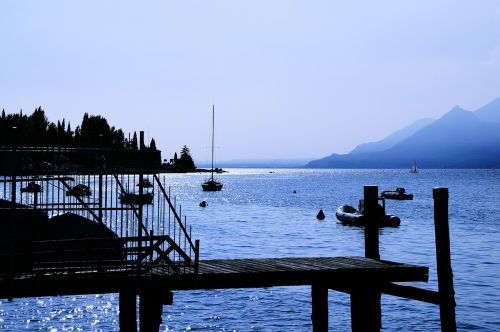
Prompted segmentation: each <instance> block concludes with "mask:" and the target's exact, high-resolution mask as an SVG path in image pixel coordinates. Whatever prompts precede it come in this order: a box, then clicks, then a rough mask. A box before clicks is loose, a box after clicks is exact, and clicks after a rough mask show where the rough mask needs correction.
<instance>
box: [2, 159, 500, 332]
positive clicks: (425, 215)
mask: <svg viewBox="0 0 500 332" xmlns="http://www.w3.org/2000/svg"><path fill="white" fill-rule="evenodd" d="M204 178H205V175H200V174H192V175H191V174H190V175H185V174H172V175H168V176H167V179H169V182H170V186H171V190H172V193H173V194H175V195H176V196H177V203H178V204H179V203H180V204H182V211H183V214H186V215H187V216H188V221H189V222H190V224H191V225H192V226H193V233H194V236H195V238H199V239H200V240H201V258H202V259H208V258H251V257H286V256H295V257H306V256H347V255H359V256H362V255H364V248H363V244H364V242H363V241H364V240H363V232H362V230H361V229H358V228H350V227H345V226H342V225H340V224H338V223H337V221H336V219H335V210H336V209H337V207H338V206H339V205H342V204H354V205H355V204H357V200H358V199H359V198H361V196H362V194H363V185H367V184H375V185H378V186H379V188H380V190H383V189H387V188H394V187H396V186H398V187H401V186H402V187H405V188H406V190H407V191H409V192H411V193H413V194H414V196H415V198H414V200H413V201H389V202H388V203H387V210H388V213H391V214H395V215H397V216H399V217H400V218H401V220H402V223H401V226H400V227H399V228H387V229H382V230H381V231H380V248H381V257H382V258H383V259H388V260H394V261H401V262H407V263H413V264H422V265H425V266H429V267H430V280H429V282H428V283H422V284H419V286H421V287H425V288H428V289H436V287H437V286H436V268H435V247H434V226H433V199H432V188H433V187H436V186H443V187H448V188H449V190H450V232H451V242H452V266H453V271H454V277H455V279H454V282H455V292H456V301H457V322H458V327H459V329H460V330H462V331H471V330H477V331H498V330H500V318H499V317H500V316H499V315H498V313H499V312H500V278H499V275H500V265H499V264H500V262H499V260H500V244H499V243H500V235H499V227H500V192H499V188H500V171H496V170H422V171H421V172H420V173H418V174H410V173H409V172H408V171H407V170H286V169H272V170H271V169H258V170H256V169H250V170H247V169H231V170H230V171H229V172H228V173H225V174H222V175H220V176H219V179H220V180H221V181H222V182H223V183H224V190H223V191H222V192H215V193H206V192H202V191H201V187H200V184H201V182H202V181H203V180H204ZM294 190H296V191H297V193H296V194H294V193H293V191H294ZM202 200H206V201H207V202H208V207H206V208H200V207H199V206H198V203H199V202H200V201H202ZM320 208H322V209H323V210H324V212H325V214H326V219H325V221H322V222H320V221H318V220H316V218H315V216H316V213H317V212H318V211H319V209H320ZM329 297H330V299H329V305H330V316H329V317H330V329H331V330H335V331H349V330H350V311H349V298H348V296H346V295H344V294H341V293H337V292H330V294H329ZM117 307H118V296H117V295H116V294H107V295H93V296H67V297H53V298H39V299H14V301H13V302H7V301H4V300H2V302H1V303H0V330H6V331H18V330H27V331H28V330H33V331H34V330H42V331H89V330H92V331H112V330H118V308H117ZM382 313H383V327H384V329H385V330H387V331H393V330H403V331H438V330H439V310H438V307H436V306H434V305H430V304H425V303H419V302H416V301H410V300H405V299H400V298H394V297H390V296H385V295H384V296H383V297H382ZM310 314H311V303H310V289H309V288H308V287H277V288H267V289H238V290H217V291H183V292H176V293H175V295H174V304H173V305H172V306H165V307H164V314H163V325H162V327H161V330H162V331H182V330H203V331H233V330H234V331H250V330H255V331H310V330H311V322H310Z"/></svg>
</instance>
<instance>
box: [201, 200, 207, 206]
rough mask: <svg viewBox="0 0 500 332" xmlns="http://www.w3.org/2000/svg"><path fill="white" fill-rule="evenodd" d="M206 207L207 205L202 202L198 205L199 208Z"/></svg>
mask: <svg viewBox="0 0 500 332" xmlns="http://www.w3.org/2000/svg"><path fill="white" fill-rule="evenodd" d="M207 205H208V204H207V202H205V201H202V202H201V203H200V206H201V207H206V206H207Z"/></svg>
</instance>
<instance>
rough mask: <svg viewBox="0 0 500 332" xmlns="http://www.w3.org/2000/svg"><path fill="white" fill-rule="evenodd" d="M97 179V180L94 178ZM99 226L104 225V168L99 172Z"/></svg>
mask: <svg viewBox="0 0 500 332" xmlns="http://www.w3.org/2000/svg"><path fill="white" fill-rule="evenodd" d="M94 179H95V178H94ZM98 213H99V214H98V217H99V218H98V219H99V224H102V168H101V170H100V171H99V211H98Z"/></svg>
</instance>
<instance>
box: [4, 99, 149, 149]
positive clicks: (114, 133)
mask: <svg viewBox="0 0 500 332" xmlns="http://www.w3.org/2000/svg"><path fill="white" fill-rule="evenodd" d="M14 127H15V128H17V129H16V133H15V136H16V144H17V145H19V146H32V147H49V146H51V147H68V148H96V147H102V148H113V149H133V150H137V149H139V143H138V140H137V134H136V132H134V134H133V136H132V138H126V137H125V134H124V132H123V130H122V129H120V128H115V127H114V126H110V125H109V124H108V120H106V119H105V118H104V117H102V116H101V115H89V114H88V113H85V114H84V115H83V119H82V122H81V124H79V125H77V126H76V127H75V129H74V130H72V128H71V124H70V122H69V121H68V123H67V124H66V120H65V119H64V118H63V119H62V120H58V121H57V123H54V122H50V121H49V120H48V118H47V116H46V115H45V111H44V110H43V109H42V107H38V108H36V109H35V111H34V112H33V113H32V114H31V115H25V114H23V112H22V110H21V111H20V112H19V113H14V114H6V113H5V110H2V116H1V117H0V145H10V144H11V143H12V136H13V133H12V131H13V128H14ZM149 148H150V149H153V150H156V143H155V140H154V139H151V143H150V145H149Z"/></svg>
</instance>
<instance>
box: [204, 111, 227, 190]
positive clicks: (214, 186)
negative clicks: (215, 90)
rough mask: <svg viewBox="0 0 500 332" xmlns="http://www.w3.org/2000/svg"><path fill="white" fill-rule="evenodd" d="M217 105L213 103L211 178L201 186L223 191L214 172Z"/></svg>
mask: <svg viewBox="0 0 500 332" xmlns="http://www.w3.org/2000/svg"><path fill="white" fill-rule="evenodd" d="M214 132H215V106H213V105H212V167H211V168H210V173H211V176H210V179H209V180H207V181H205V182H203V183H202V184H201V188H202V189H203V191H221V190H222V186H223V184H222V183H221V182H218V181H216V180H215V178H214V172H215V171H216V170H217V168H215V169H214V144H215V134H214ZM217 173H219V172H217Z"/></svg>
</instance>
